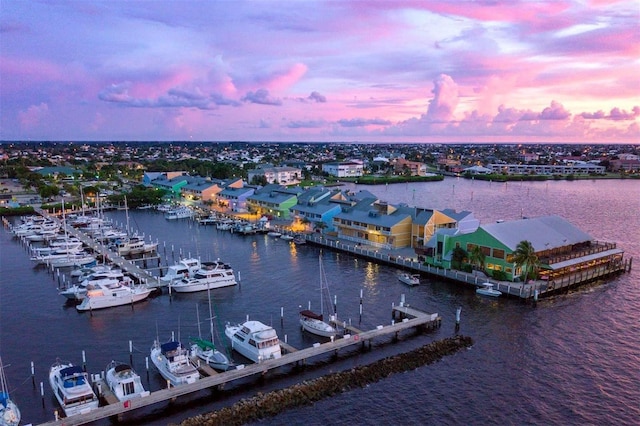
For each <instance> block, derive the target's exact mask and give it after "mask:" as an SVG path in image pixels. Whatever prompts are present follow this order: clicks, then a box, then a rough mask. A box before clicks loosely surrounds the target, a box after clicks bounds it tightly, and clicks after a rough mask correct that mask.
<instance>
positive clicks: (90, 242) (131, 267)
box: [35, 209, 158, 283]
mask: <svg viewBox="0 0 640 426" xmlns="http://www.w3.org/2000/svg"><path fill="white" fill-rule="evenodd" d="M35 210H36V212H37V213H38V214H40V215H41V216H44V217H46V218H47V219H51V220H53V221H55V222H57V223H58V224H60V226H65V227H66V229H65V231H66V232H67V234H69V235H71V236H74V237H76V238H78V239H79V240H80V241H82V244H84V245H85V246H86V247H88V248H89V249H91V250H92V251H93V252H94V253H97V254H100V255H102V256H105V261H106V260H107V259H108V261H109V262H111V263H113V264H114V265H115V266H117V267H119V268H120V269H121V270H122V271H123V272H126V273H127V274H129V275H131V276H132V277H133V278H134V279H135V280H137V281H138V282H140V283H155V282H157V281H158V278H157V277H155V276H153V275H151V274H150V273H149V272H148V271H147V270H145V269H143V268H141V267H139V266H138V265H136V264H135V263H134V262H132V261H130V260H128V259H125V258H124V257H123V256H120V255H119V254H117V253H114V252H113V251H111V250H109V249H108V248H107V247H106V246H105V245H104V244H102V243H101V242H100V241H97V240H96V239H94V238H91V237H90V236H88V235H87V234H85V233H84V232H81V231H79V230H77V229H76V228H74V227H72V226H69V225H66V224H65V223H63V221H62V220H60V218H58V217H57V216H55V215H50V214H49V213H48V212H47V211H45V210H41V209H35Z"/></svg>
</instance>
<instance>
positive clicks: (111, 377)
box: [105, 361, 149, 401]
mask: <svg viewBox="0 0 640 426" xmlns="http://www.w3.org/2000/svg"><path fill="white" fill-rule="evenodd" d="M105 371H106V374H105V381H106V382H107V386H109V389H111V392H113V394H114V395H115V396H116V398H118V400H119V401H128V400H130V399H135V398H142V397H144V396H147V395H149V391H147V390H145V388H144V386H142V381H141V380H140V376H139V375H138V373H136V372H135V371H134V370H133V368H131V366H130V365H128V364H123V363H119V362H116V361H111V362H110V363H109V365H107V368H106V370H105Z"/></svg>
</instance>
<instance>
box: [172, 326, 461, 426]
mask: <svg viewBox="0 0 640 426" xmlns="http://www.w3.org/2000/svg"><path fill="white" fill-rule="evenodd" d="M471 345H473V340H472V339H471V337H467V336H455V337H451V338H447V339H443V340H438V341H435V342H432V343H429V344H428V345H425V346H422V347H420V348H418V349H415V350H413V351H410V352H406V353H402V354H399V355H394V356H391V357H387V358H384V359H381V360H379V361H376V362H374V363H371V364H368V365H363V366H359V367H355V368H352V369H350V370H348V371H343V372H339V373H332V374H328V375H326V376H322V377H318V378H316V379H313V380H306V381H304V382H302V383H298V384H296V385H294V386H291V387H288V388H286V389H281V390H278V391H273V392H269V393H266V394H263V393H258V394H257V395H256V396H254V397H252V398H248V399H243V400H241V401H238V402H237V403H236V404H234V405H232V406H230V407H225V408H223V409H221V410H219V411H214V412H211V413H207V414H202V415H199V416H195V417H192V418H190V419H187V420H185V421H183V422H182V423H181V424H180V426H202V425H206V426H218V425H225V426H229V425H243V424H246V423H249V422H252V421H257V420H260V419H265V418H268V417H273V416H276V415H278V414H279V413H281V412H284V411H285V410H287V409H290V408H294V407H299V406H303V405H310V404H313V403H314V402H316V401H319V400H321V399H324V398H327V397H330V396H332V395H335V394H338V393H342V392H346V391H349V390H350V389H354V388H358V387H364V386H367V385H369V384H371V383H375V382H377V381H379V380H380V379H383V378H385V377H388V376H390V375H392V374H396V373H401V372H404V371H410V370H414V369H416V368H418V367H421V366H424V365H428V364H432V363H434V362H436V361H439V360H440V359H442V358H443V357H445V356H447V355H452V354H453V353H455V352H457V351H458V350H460V349H462V348H467V347H470V346H471Z"/></svg>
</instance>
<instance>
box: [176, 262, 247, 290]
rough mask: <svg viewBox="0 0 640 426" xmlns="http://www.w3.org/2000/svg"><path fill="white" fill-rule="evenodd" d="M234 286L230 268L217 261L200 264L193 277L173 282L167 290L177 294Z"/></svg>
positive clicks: (234, 278) (234, 281)
mask: <svg viewBox="0 0 640 426" xmlns="http://www.w3.org/2000/svg"><path fill="white" fill-rule="evenodd" d="M236 284H237V282H236V277H235V275H234V274H233V269H232V268H231V266H229V265H228V264H226V263H224V262H221V261H220V260H217V261H215V262H202V265H201V267H200V269H198V270H197V271H196V273H195V274H193V276H189V278H183V279H181V280H178V281H174V282H172V283H170V284H169V288H170V290H172V291H176V292H178V293H192V292H195V291H203V290H211V289H214V288H220V287H227V286H232V285H236Z"/></svg>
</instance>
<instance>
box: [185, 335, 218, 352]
mask: <svg viewBox="0 0 640 426" xmlns="http://www.w3.org/2000/svg"><path fill="white" fill-rule="evenodd" d="M191 341H192V342H193V343H195V344H196V345H198V346H199V347H200V348H201V349H204V350H207V349H215V348H216V346H215V345H214V344H213V342H211V341H209V340H205V339H200V338H197V337H193V338H191Z"/></svg>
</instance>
